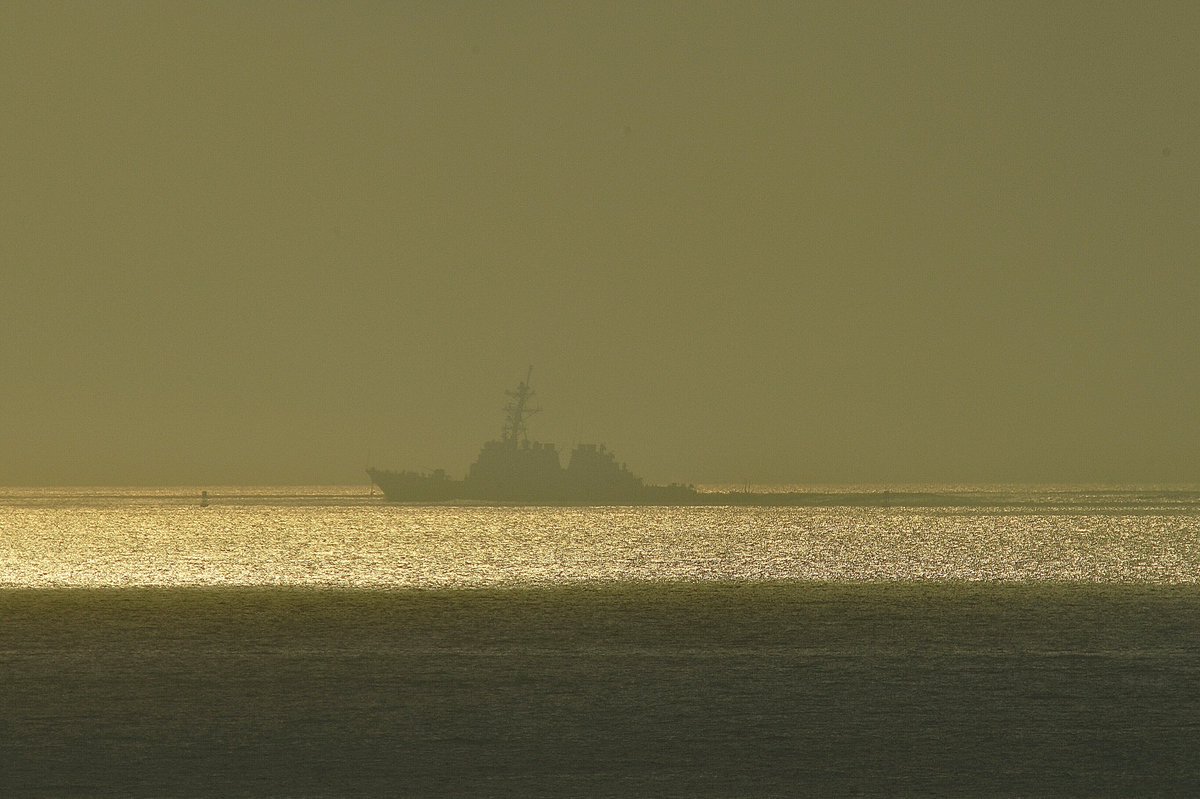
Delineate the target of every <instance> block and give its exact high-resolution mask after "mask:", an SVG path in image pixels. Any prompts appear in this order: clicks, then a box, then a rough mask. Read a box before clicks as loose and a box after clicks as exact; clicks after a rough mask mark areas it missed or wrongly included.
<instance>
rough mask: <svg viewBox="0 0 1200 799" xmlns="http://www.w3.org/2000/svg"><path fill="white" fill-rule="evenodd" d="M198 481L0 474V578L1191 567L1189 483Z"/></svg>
mask: <svg viewBox="0 0 1200 799" xmlns="http://www.w3.org/2000/svg"><path fill="white" fill-rule="evenodd" d="M201 490H202V489H200V488H195V489H191V488H187V489H179V488H156V489H106V488H96V489H0V586H13V587H18V586H22V587H51V586H76V587H102V586H104V587H111V586H234V585H246V586H265V585H272V586H324V587H343V588H352V587H353V588H446V587H455V588H468V587H482V586H503V585H508V586H544V585H563V584H570V583H596V582H600V583H604V582H614V581H619V582H663V581H667V582H696V581H723V582H742V581H808V582H812V581H853V582H860V581H867V582H884V581H897V580H902V581H908V580H920V581H929V580H939V581H987V582H1027V581H1076V582H1091V583H1153V584H1182V583H1188V584H1194V583H1196V582H1197V581H1200V490H1196V489H1194V488H1179V487H1173V488H1163V487H1132V488H1128V487H1127V488H1121V487H1116V488H1114V487H1082V488H1079V487H1056V488H1026V487H991V488H988V487H985V488H979V487H945V486H920V487H901V488H899V489H896V493H900V492H901V491H904V490H913V491H926V492H943V493H951V494H953V495H957V496H961V497H962V502H963V504H962V505H961V506H957V507H953V506H952V507H937V508H905V507H896V508H888V507H791V508H788V507H762V508H754V507H520V506H516V507H511V506H486V505H477V506H465V507H464V506H449V505H424V506H420V505H416V506H414V505H390V504H388V503H385V502H383V501H382V499H381V497H379V496H378V495H373V494H372V493H370V490H369V489H367V488H365V487H361V486H356V487H327V486H324V487H323V486H317V487H305V488H296V487H278V488H238V487H209V488H206V489H203V490H205V491H207V492H208V497H209V499H208V506H207V507H201V499H200V497H201ZM822 490H827V489H822ZM842 490H846V489H842ZM865 490H881V489H880V488H879V487H864V488H856V489H849V490H847V493H851V492H854V491H865Z"/></svg>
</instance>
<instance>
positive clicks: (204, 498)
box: [200, 491, 208, 508]
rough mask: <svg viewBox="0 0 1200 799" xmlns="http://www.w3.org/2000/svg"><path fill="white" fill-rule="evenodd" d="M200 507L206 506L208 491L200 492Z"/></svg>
mask: <svg viewBox="0 0 1200 799" xmlns="http://www.w3.org/2000/svg"><path fill="white" fill-rule="evenodd" d="M200 507H202V508H207V507H208V492H207V491H201V492H200Z"/></svg>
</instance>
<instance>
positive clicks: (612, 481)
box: [367, 367, 700, 505]
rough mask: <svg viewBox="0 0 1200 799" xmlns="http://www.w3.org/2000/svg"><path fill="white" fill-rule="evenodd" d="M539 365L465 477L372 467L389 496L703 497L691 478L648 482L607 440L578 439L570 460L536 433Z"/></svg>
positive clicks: (645, 500) (578, 500)
mask: <svg viewBox="0 0 1200 799" xmlns="http://www.w3.org/2000/svg"><path fill="white" fill-rule="evenodd" d="M532 375H533V368H532V367H530V369H529V371H528V372H527V373H526V375H525V379H524V380H523V381H521V382H520V383H518V384H517V387H516V389H514V390H512V391H506V392H505V394H506V395H507V396H508V398H509V401H508V403H507V404H506V405H505V406H504V412H505V417H504V428H503V431H502V433H501V435H500V438H499V439H498V440H495V441H488V442H487V443H485V444H484V445H483V448H482V449H481V450H480V451H479V457H478V458H477V459H476V460H475V462H474V463H472V464H471V466H470V469H469V470H468V471H467V475H466V477H464V478H462V479H461V480H460V479H454V478H452V477H450V476H449V475H447V474H446V471H445V470H444V469H435V470H433V471H431V472H418V471H390V470H381V469H374V468H371V469H368V470H367V474H368V475H370V477H371V481H372V482H373V483H374V484H375V485H377V486H379V489H380V490H381V491H382V492H383V495H384V497H386V498H387V500H388V501H389V502H455V501H481V502H505V503H520V504H585V505H591V504H603V505H649V504H696V503H697V500H698V497H699V495H700V492H698V491H697V490H696V489H695V488H693V487H692V486H685V485H675V484H673V485H665V486H664V485H647V484H645V483H644V482H643V481H642V478H640V477H638V476H637V475H635V474H633V473H632V472H631V471H629V469H628V468H626V466H625V464H623V463H619V462H618V461H617V458H616V455H615V454H613V452H612V451H610V450H609V449H608V448H607V447H605V446H604V445H603V444H579V445H578V446H576V447H575V448H574V449H573V450H572V451H571V455H570V458H569V459H568V460H567V465H566V466H565V467H564V466H563V465H562V461H561V459H560V457H559V452H558V448H557V447H556V446H555V445H554V444H544V443H541V442H537V441H531V440H530V439H529V434H528V427H527V423H528V419H529V417H530V416H532V415H533V414H535V413H538V412H539V411H541V408H535V407H533V404H532V402H531V400H532V398H533V396H534V391H533V388H532V387H531V386H530V382H529V381H530V378H531V377H532Z"/></svg>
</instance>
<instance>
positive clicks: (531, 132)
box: [0, 2, 1200, 484]
mask: <svg viewBox="0 0 1200 799" xmlns="http://www.w3.org/2000/svg"><path fill="white" fill-rule="evenodd" d="M0 142H2V143H3V145H4V158H3V160H2V161H0V164H2V165H0V386H2V391H0V484H5V483H8V484H41V483H96V484H115V483H236V482H255V483H285V482H357V481H365V475H363V473H362V469H363V467H365V466H366V465H367V464H368V463H373V464H375V465H379V466H396V467H421V468H433V467H439V466H441V467H445V468H447V469H448V470H450V471H451V473H459V474H461V473H462V472H464V471H465V468H466V465H467V463H468V462H469V461H470V460H471V459H472V457H473V456H474V453H475V450H476V448H477V447H478V445H479V443H480V442H481V441H483V440H484V439H486V438H491V437H495V436H496V435H498V433H499V430H500V423H501V415H500V406H501V405H502V404H503V401H504V397H503V394H502V392H503V390H504V388H506V387H509V386H511V385H512V384H515V383H516V381H517V380H518V379H520V378H521V377H522V376H523V374H524V370H525V368H526V367H527V366H528V365H529V364H533V365H534V385H535V388H536V389H537V390H538V391H539V397H538V399H539V401H540V402H541V404H542V405H543V406H544V408H545V410H544V412H543V413H542V414H540V415H539V416H537V417H535V418H534V420H533V421H532V422H531V432H532V433H533V435H534V436H535V437H537V438H540V439H542V440H550V441H557V442H558V443H559V444H560V445H561V446H563V447H569V446H570V445H571V444H573V443H575V442H578V441H603V442H606V443H607V444H608V445H609V446H610V447H611V448H613V449H614V450H616V451H617V453H618V455H619V456H620V457H621V458H622V459H623V460H625V461H627V462H628V463H629V465H630V467H631V468H632V469H634V471H636V472H638V473H641V474H643V475H645V476H646V477H648V478H650V479H653V480H683V481H696V482H701V481H723V480H728V481H733V482H740V481H744V480H751V481H754V482H837V481H872V482H875V481H894V482H925V481H948V482H956V481H970V482H974V481H1035V482H1047V481H1048V482H1075V481H1115V482H1163V481H1166V482H1200V415H1198V408H1200V402H1198V400H1197V398H1198V397H1200V357H1198V356H1197V342H1198V340H1200V338H1198V335H1197V334H1198V333H1200V321H1198V320H1200V315H1198V314H1197V309H1198V307H1200V263H1198V253H1200V225H1198V224H1197V222H1198V219H1197V217H1198V212H1200V153H1198V142H1200V6H1197V5H1196V4H1193V3H1123V4H1115V3H1095V2H1087V3H1067V2H1063V3H1044V2H1030V3H987V4H984V3H958V2H946V3H920V4H917V3H857V4H847V3H844V2H832V3H797V2H786V3H753V4H747V3H710V2H688V3H665V2H655V3H594V4H584V3H560V4H543V3H516V2H502V3H446V2H431V3H413V2H405V3H393V2H388V3H367V2H359V3H344V2H337V3H275V2H255V3H243V2H226V3H222V2H194V3H193V2H171V3H157V2H111V3H63V4H51V3H44V2H8V3H4V4H2V5H0Z"/></svg>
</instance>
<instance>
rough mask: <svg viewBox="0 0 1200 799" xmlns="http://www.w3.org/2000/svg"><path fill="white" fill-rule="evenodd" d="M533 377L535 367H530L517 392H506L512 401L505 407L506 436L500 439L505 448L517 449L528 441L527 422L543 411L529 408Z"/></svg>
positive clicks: (518, 385)
mask: <svg viewBox="0 0 1200 799" xmlns="http://www.w3.org/2000/svg"><path fill="white" fill-rule="evenodd" d="M532 376H533V367H532V366H530V367H529V371H528V372H527V373H526V374H525V380H524V381H522V382H521V383H518V384H517V390H516V391H505V392H504V393H505V394H507V395H508V396H509V397H511V398H512V399H511V400H510V401H509V403H508V404H507V405H505V406H504V412H505V414H506V415H505V418H504V435H503V437H502V438H501V439H500V440H501V441H502V442H504V445H505V446H508V447H517V446H519V445H520V444H521V443H522V442H524V441H527V440H528V435H527V432H526V430H525V420H526V419H527V418H529V417H530V416H532V415H533V414H535V413H537V412H538V411H540V410H541V408H530V407H528V403H529V399H530V398H531V397H532V396H533V389H532V388H530V387H529V378H531V377H532Z"/></svg>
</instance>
